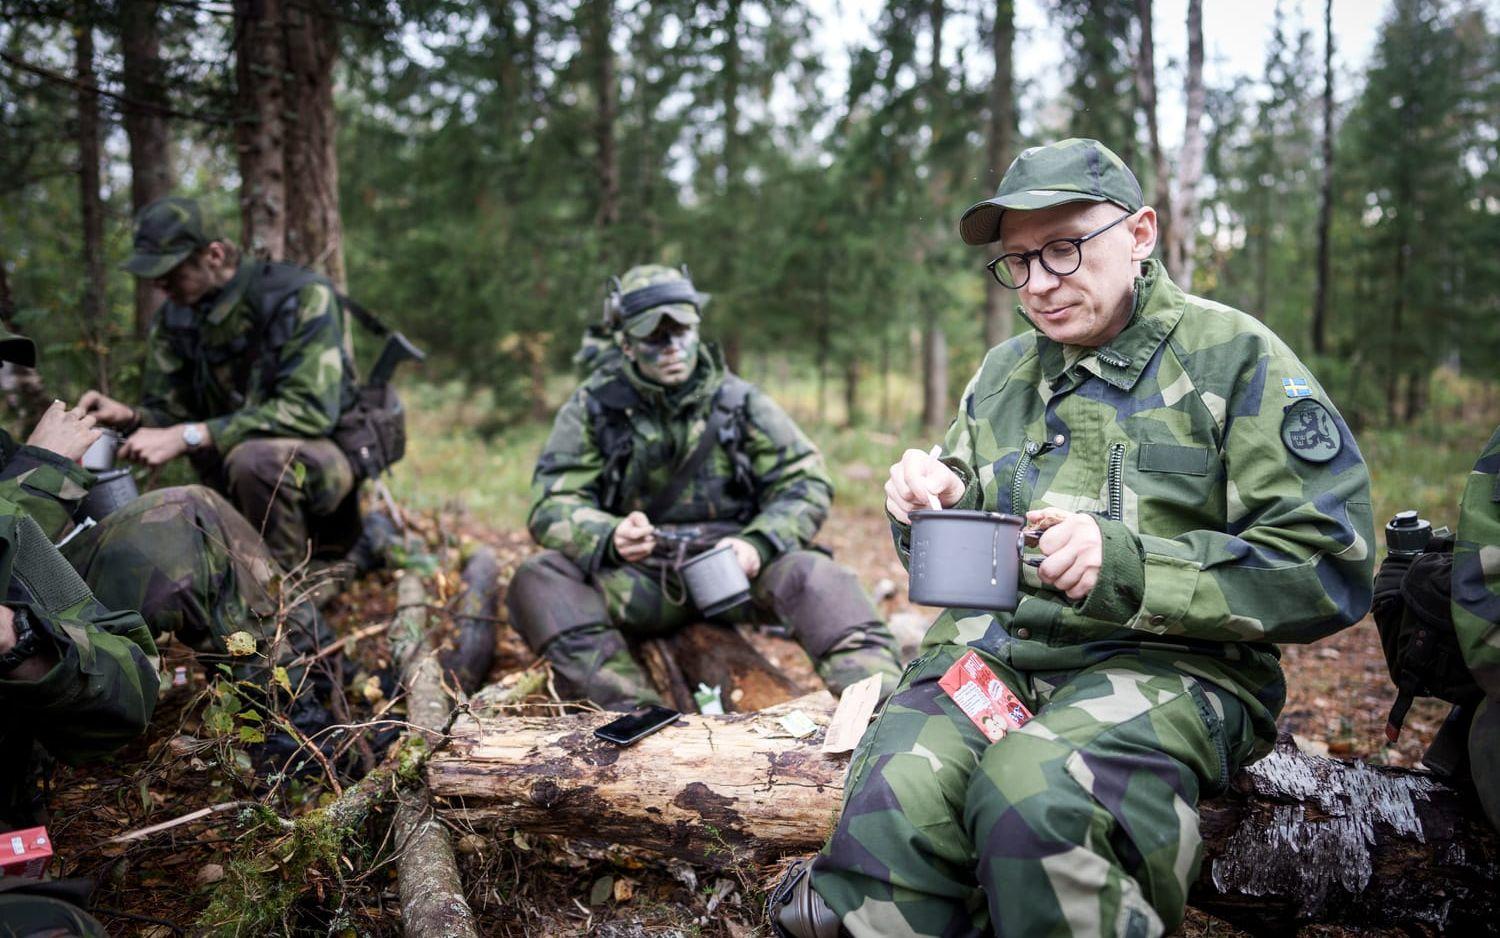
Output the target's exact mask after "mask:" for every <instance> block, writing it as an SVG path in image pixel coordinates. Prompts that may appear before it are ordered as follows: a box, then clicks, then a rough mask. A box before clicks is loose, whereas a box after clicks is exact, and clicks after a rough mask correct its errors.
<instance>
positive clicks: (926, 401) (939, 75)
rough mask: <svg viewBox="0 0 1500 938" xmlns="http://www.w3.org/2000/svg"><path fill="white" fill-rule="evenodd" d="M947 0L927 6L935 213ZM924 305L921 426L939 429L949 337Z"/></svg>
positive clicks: (940, 195) (933, 241) (933, 309)
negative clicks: (929, 43) (930, 52)
mask: <svg viewBox="0 0 1500 938" xmlns="http://www.w3.org/2000/svg"><path fill="white" fill-rule="evenodd" d="M946 2H947V0H931V3H930V5H929V6H928V8H927V15H928V33H929V34H930V36H931V40H932V57H931V60H930V61H929V63H928V69H927V127H928V138H929V142H928V145H927V169H928V179H929V183H928V187H927V190H928V202H929V204H930V205H931V206H932V207H933V212H934V216H935V217H937V216H941V214H942V213H941V212H940V211H938V209H939V208H940V207H941V206H943V205H944V204H946V200H947V189H948V174H947V173H945V172H942V171H941V169H940V167H939V165H938V160H937V156H938V151H937V142H938V138H939V137H940V136H941V135H942V133H943V130H944V122H943V120H942V119H941V115H942V114H943V113H944V112H945V111H946V110H947V107H948V101H947V87H946V86H947V75H946V72H945V70H944V68H943V23H944V21H945V20H946V19H947V13H948V10H947V7H946V5H945V4H946ZM926 237H927V238H928V239H930V244H929V245H928V246H927V248H926V250H924V251H923V252H922V253H923V254H925V255H929V256H930V255H931V254H933V253H936V251H937V248H938V245H941V244H943V243H944V242H945V241H946V240H947V239H948V238H950V237H952V235H951V234H949V231H948V229H947V227H946V226H942V227H934V228H929V229H928V231H927V233H926ZM922 305H923V306H924V307H926V314H925V316H924V319H923V323H922V376H923V381H922V426H923V427H925V428H927V429H928V430H937V429H941V428H942V427H944V426H945V425H946V424H947V422H948V417H949V413H948V337H947V335H946V334H945V333H944V332H943V317H942V313H941V310H939V309H938V308H937V306H936V301H935V300H934V299H933V298H932V297H930V296H929V297H926V298H924V300H923V303H922Z"/></svg>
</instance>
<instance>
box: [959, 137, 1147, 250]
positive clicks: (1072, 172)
mask: <svg viewBox="0 0 1500 938" xmlns="http://www.w3.org/2000/svg"><path fill="white" fill-rule="evenodd" d="M1068 202H1113V203H1115V204H1116V205H1118V206H1120V207H1121V208H1123V209H1125V210H1126V211H1130V212H1134V211H1137V210H1138V209H1140V208H1141V206H1143V205H1144V204H1145V199H1144V197H1143V196H1142V195H1141V184H1140V182H1139V181H1137V180H1136V178H1135V173H1133V172H1131V171H1130V167H1129V166H1126V165H1125V161H1124V160H1122V159H1120V158H1119V157H1118V156H1116V155H1115V153H1114V152H1113V151H1111V150H1110V149H1109V147H1106V146H1105V145H1104V144H1102V143H1100V142H1099V141H1097V140H1090V139H1088V138H1085V137H1070V138H1069V139H1067V140H1059V141H1058V142H1057V143H1052V144H1048V145H1047V146H1042V147H1030V148H1029V149H1026V150H1023V151H1021V155H1020V156H1018V157H1016V158H1015V160H1014V161H1012V162H1011V164H1010V168H1009V169H1007V170H1006V171H1005V175H1004V176H1003V177H1001V179H1000V188H999V189H998V190H996V192H995V195H994V197H993V198H989V199H985V200H984V201H983V202H979V203H976V204H974V205H971V206H970V207H969V208H968V209H966V210H965V211H964V214H963V216H962V217H961V218H960V219H959V222H958V232H959V234H960V235H961V236H962V237H963V239H964V240H965V241H966V242H968V243H969V244H989V243H990V242H992V241H999V240H1000V219H1001V218H1002V217H1003V216H1004V215H1005V211H1006V209H1016V210H1018V211H1032V210H1036V209H1043V208H1051V207H1052V206H1054V205H1063V204H1066V203H1068Z"/></svg>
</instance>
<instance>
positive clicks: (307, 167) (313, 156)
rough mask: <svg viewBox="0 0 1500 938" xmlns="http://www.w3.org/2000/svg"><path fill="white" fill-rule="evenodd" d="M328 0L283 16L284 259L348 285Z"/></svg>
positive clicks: (333, 24)
mask: <svg viewBox="0 0 1500 938" xmlns="http://www.w3.org/2000/svg"><path fill="white" fill-rule="evenodd" d="M327 3H328V0H313V2H306V3H297V4H292V5H288V6H286V7H285V9H284V12H283V14H282V16H283V19H282V23H283V28H282V43H283V48H284V49H285V53H284V54H285V63H286V67H285V71H284V73H283V75H284V77H283V86H284V89H285V90H284V95H285V99H284V100H285V102H286V104H287V106H288V115H289V116H288V123H287V124H286V125H285V126H284V131H285V141H284V147H285V149H284V154H285V155H284V158H283V159H284V162H285V167H286V259H287V260H290V261H292V262H294V263H298V264H302V265H303V266H306V267H311V268H312V269H314V270H317V271H321V272H322V273H324V274H327V275H328V279H330V280H332V281H333V283H334V286H336V287H338V288H339V289H340V290H345V289H347V286H348V284H347V278H346V274H345V270H344V223H343V220H342V216H341V215H340V213H339V166H338V156H337V135H338V127H337V120H336V118H335V114H334V108H333V66H334V63H335V62H336V61H337V60H338V52H339V37H338V21H337V20H336V19H335V18H334V17H333V16H332V15H331V12H330V11H329V10H328V9H327Z"/></svg>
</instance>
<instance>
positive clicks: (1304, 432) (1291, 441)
mask: <svg viewBox="0 0 1500 938" xmlns="http://www.w3.org/2000/svg"><path fill="white" fill-rule="evenodd" d="M1281 442H1282V443H1284V444H1286V448H1287V449H1289V450H1291V451H1292V452H1293V453H1294V454H1296V455H1297V456H1298V457H1299V458H1301V459H1305V460H1307V461H1308V462H1316V463H1324V462H1328V461H1329V460H1331V459H1333V457H1335V456H1337V455H1338V454H1339V453H1340V452H1342V451H1343V449H1344V438H1343V435H1342V434H1340V433H1339V427H1338V424H1337V423H1336V422H1334V419H1333V415H1332V414H1330V413H1329V412H1328V408H1327V407H1324V406H1323V404H1322V402H1321V401H1318V400H1315V399H1313V398H1311V397H1304V398H1302V399H1301V400H1299V401H1297V402H1296V403H1294V404H1292V405H1291V406H1290V407H1288V408H1287V409H1286V412H1285V416H1283V417H1282V418H1281Z"/></svg>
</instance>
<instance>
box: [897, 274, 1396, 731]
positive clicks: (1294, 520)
mask: <svg viewBox="0 0 1500 938" xmlns="http://www.w3.org/2000/svg"><path fill="white" fill-rule="evenodd" d="M943 449H944V454H945V462H947V464H948V465H949V466H950V467H952V468H953V469H954V470H955V471H956V472H957V473H959V475H960V477H961V478H962V479H963V481H964V482H965V485H966V489H965V491H964V494H963V497H962V499H961V500H960V501H959V503H958V504H957V505H956V506H955V507H958V508H983V509H987V510H991V511H1000V512H1012V513H1015V514H1023V513H1024V512H1025V511H1026V510H1028V509H1033V508H1042V507H1049V506H1051V507H1057V508H1062V509H1067V510H1073V511H1085V512H1090V513H1092V514H1094V516H1095V517H1096V518H1097V519H1098V522H1099V527H1100V531H1101V533H1102V534H1103V537H1104V560H1103V567H1102V569H1101V571H1100V576H1099V581H1098V584H1097V585H1096V586H1095V587H1094V589H1093V590H1092V591H1091V592H1090V593H1089V595H1088V596H1087V597H1085V598H1084V600H1083V601H1082V602H1078V603H1073V602H1070V601H1069V600H1068V599H1067V598H1066V597H1064V596H1062V595H1061V594H1060V593H1057V592H1055V591H1052V590H1049V589H1047V588H1045V587H1044V586H1042V584H1041V582H1040V581H1039V580H1038V579H1037V578H1036V571H1035V570H1034V569H1033V568H1031V567H1028V566H1023V567H1022V571H1023V583H1022V594H1023V597H1022V600H1021V603H1020V605H1019V607H1018V608H1017V609H1016V611H1015V612H1014V613H1008V614H1000V615H990V614H988V613H984V612H980V611H974V610H947V611H945V612H944V614H943V615H942V616H940V617H939V618H938V619H937V621H936V622H934V624H933V626H932V628H931V629H930V630H929V632H928V635H927V637H926V640H925V641H926V643H927V645H929V646H931V645H933V644H936V643H941V642H960V643H969V644H974V645H979V646H981V647H984V648H985V649H986V650H988V651H991V652H993V653H995V654H998V655H1000V656H1001V657H1002V658H1004V659H1005V660H1008V661H1010V662H1011V663H1012V664H1013V665H1014V666H1016V667H1018V668H1021V669H1024V670H1052V669H1057V670H1062V669H1068V668H1075V667H1083V666H1087V664H1089V663H1091V662H1094V661H1098V660H1101V659H1103V658H1105V657H1109V656H1110V655H1113V654H1120V653H1129V654H1138V655H1143V656H1150V657H1154V658H1160V659H1163V660H1166V661H1168V662H1170V663H1172V664H1174V665H1175V666H1177V667H1179V668H1181V669H1183V670H1187V671H1189V672H1190V673H1194V674H1197V675H1199V676H1201V677H1204V678H1206V679H1208V680H1211V681H1214V682H1215V683H1217V684H1220V685H1222V686H1224V687H1227V688H1231V689H1233V690H1234V691H1235V692H1236V693H1237V694H1238V695H1239V696H1240V697H1241V698H1242V699H1244V700H1245V701H1246V703H1247V704H1249V705H1250V710H1251V712H1252V714H1253V715H1254V716H1255V719H1256V725H1257V731H1258V735H1259V736H1260V737H1261V738H1262V739H1263V740H1264V741H1266V743H1267V744H1269V742H1270V741H1271V740H1274V735H1275V726H1274V722H1273V720H1274V715H1275V714H1276V713H1277V712H1279V710H1280V707H1281V704H1282V703H1283V700H1284V696H1285V683H1284V679H1283V677H1282V674H1281V668H1280V664H1279V653H1278V651H1277V649H1276V647H1275V645H1274V644H1273V643H1275V642H1311V641H1314V640H1315V639H1318V638H1321V637H1323V636H1325V635H1328V634H1330V633H1333V632H1336V631H1338V630H1339V629H1342V628H1345V627H1346V626H1349V625H1351V624H1353V623H1355V622H1357V621H1359V619H1360V618H1362V617H1363V616H1364V614H1365V613H1366V611H1368V609H1369V606H1370V600H1371V577H1372V572H1373V569H1374V552H1373V550H1372V549H1371V545H1372V543H1373V541H1372V538H1373V536H1374V534H1373V528H1372V521H1371V508H1370V494H1369V474H1368V472H1367V471H1366V468H1365V464H1364V461H1363V459H1362V458H1361V456H1360V453H1359V449H1358V447H1357V446H1356V445H1355V442H1354V438H1353V436H1352V435H1351V434H1350V432H1349V429H1348V427H1347V426H1346V425H1345V424H1344V421H1343V419H1342V418H1341V417H1340V416H1339V413H1338V411H1337V410H1336V409H1335V408H1334V407H1333V405H1332V403H1331V402H1329V400H1328V398H1327V395H1326V394H1325V393H1324V392H1323V390H1322V388H1320V387H1319V386H1318V384H1317V382H1316V381H1315V380H1314V379H1313V378H1312V376H1311V375H1310V374H1309V373H1308V371H1307V368H1306V367H1305V366H1303V364H1302V363H1301V362H1300V361H1298V359H1297V357H1296V355H1294V354H1293V353H1292V352H1291V350H1290V349H1288V348H1287V347H1286V345H1285V344H1284V343H1282V342H1281V341H1280V340H1279V339H1278V338H1277V337H1276V336H1275V335H1273V334H1272V333H1271V332H1270V331H1269V330H1267V329H1266V328H1265V326H1263V325H1262V324H1261V323H1259V322H1257V321H1256V320H1254V319H1252V318H1251V317H1249V316H1246V315H1245V314H1243V313H1240V312H1238V311H1236V310H1233V309H1229V308H1228V307H1225V306H1222V305H1219V304H1216V303H1212V302H1210V301H1207V300H1204V299H1200V298H1198V297H1195V296H1190V295H1188V294H1186V293H1184V292H1183V291H1182V290H1181V289H1179V288H1178V287H1177V286H1176V285H1175V284H1173V283H1172V282H1171V280H1169V279H1168V278H1167V276H1166V274H1165V273H1164V272H1163V270H1162V268H1161V265H1160V264H1159V263H1158V262H1156V261H1148V262H1146V264H1145V265H1143V268H1142V276H1141V277H1139V278H1137V280H1136V289H1135V308H1134V310H1133V311H1132V318H1131V321H1130V323H1129V324H1128V325H1127V326H1126V328H1125V329H1124V330H1123V331H1122V332H1121V333H1120V335H1118V336H1117V337H1115V339H1114V340H1112V341H1111V342H1110V343H1108V344H1107V345H1105V346H1103V347H1101V348H1099V349H1097V350H1080V349H1069V348H1065V347H1064V346H1061V345H1059V344H1057V343H1055V342H1052V341H1051V340H1049V339H1047V338H1045V337H1044V336H1041V335H1040V334H1038V333H1036V332H1027V333H1025V334H1023V335H1020V336H1017V337H1016V338H1014V339H1011V340H1010V341H1008V342H1006V343H1004V344H1002V345H1000V346H997V347H996V348H994V349H991V350H990V352H989V354H988V356H987V357H986V358H985V361H984V363H983V364H982V365H981V367H980V369H979V373H978V374H977V375H975V377H974V378H973V380H972V381H971V382H970V383H969V386H968V389H967V390H966V391H965V392H964V395H963V401H962V403H961V405H960V411H959V414H958V417H957V419H955V420H954V422H953V424H952V426H951V427H950V428H949V430H948V435H947V438H946V440H945V442H944V446H943ZM894 533H895V537H896V542H897V549H898V551H899V552H900V554H901V556H902V559H903V561H904V562H905V561H909V550H908V542H909V537H910V528H909V527H907V526H905V525H899V524H895V525H894Z"/></svg>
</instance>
